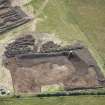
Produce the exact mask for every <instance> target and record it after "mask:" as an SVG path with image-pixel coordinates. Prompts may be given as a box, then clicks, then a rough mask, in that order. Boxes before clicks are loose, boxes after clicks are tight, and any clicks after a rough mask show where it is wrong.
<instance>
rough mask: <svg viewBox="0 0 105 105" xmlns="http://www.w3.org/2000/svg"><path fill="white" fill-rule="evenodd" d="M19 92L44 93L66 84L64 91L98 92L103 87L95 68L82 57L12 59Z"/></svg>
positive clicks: (10, 62) (14, 80)
mask: <svg viewBox="0 0 105 105" xmlns="http://www.w3.org/2000/svg"><path fill="white" fill-rule="evenodd" d="M7 68H8V69H9V70H10V72H11V75H12V78H13V84H14V88H15V91H16V92H17V93H40V92H41V87H42V86H45V85H52V84H58V85H59V84H61V83H62V84H63V85H64V89H65V90H68V89H73V88H75V89H76V88H81V87H82V88H94V87H100V86H102V84H101V83H100V81H99V80H98V79H99V78H101V79H102V78H103V77H102V76H101V77H100V75H98V73H99V72H100V71H98V72H96V68H95V67H89V66H88V65H87V64H86V63H85V62H83V61H82V60H81V59H80V58H79V57H78V56H76V55H75V56H73V57H71V58H70V59H68V57H65V56H55V57H54V56H53V57H44V58H36V59H22V60H20V59H18V60H16V59H15V58H13V59H8V64H7Z"/></svg>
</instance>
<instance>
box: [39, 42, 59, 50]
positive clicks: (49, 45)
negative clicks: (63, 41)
mask: <svg viewBox="0 0 105 105" xmlns="http://www.w3.org/2000/svg"><path fill="white" fill-rule="evenodd" d="M58 48H60V45H58V44H56V43H54V42H53V41H48V42H46V43H44V44H43V45H42V47H41V49H40V51H41V52H46V51H48V50H54V49H58Z"/></svg>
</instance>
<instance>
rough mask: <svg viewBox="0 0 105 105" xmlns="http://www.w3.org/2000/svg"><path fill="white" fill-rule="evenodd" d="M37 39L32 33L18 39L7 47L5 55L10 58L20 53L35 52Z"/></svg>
mask: <svg viewBox="0 0 105 105" xmlns="http://www.w3.org/2000/svg"><path fill="white" fill-rule="evenodd" d="M34 43H35V39H34V38H33V37H32V36H31V35H27V36H25V37H21V38H18V39H16V40H15V41H14V42H12V43H10V44H9V45H8V46H7V47H6V51H5V55H6V57H8V58H11V57H15V56H17V55H19V54H28V53H32V52H33V48H34Z"/></svg>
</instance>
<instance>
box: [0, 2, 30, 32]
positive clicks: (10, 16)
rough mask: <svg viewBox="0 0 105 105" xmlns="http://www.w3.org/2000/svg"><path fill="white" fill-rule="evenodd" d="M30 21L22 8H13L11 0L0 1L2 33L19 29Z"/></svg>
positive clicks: (0, 30) (0, 27)
mask: <svg viewBox="0 0 105 105" xmlns="http://www.w3.org/2000/svg"><path fill="white" fill-rule="evenodd" d="M29 20H30V18H29V17H28V16H27V15H26V14H25V13H24V12H23V11H22V10H21V9H20V7H12V6H11V4H10V2H9V0H1V1H0V33H4V32H6V31H8V30H10V29H13V28H15V27H18V26H20V25H22V24H24V23H26V22H28V21H29Z"/></svg>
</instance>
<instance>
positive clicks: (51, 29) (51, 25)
mask: <svg viewBox="0 0 105 105" xmlns="http://www.w3.org/2000/svg"><path fill="white" fill-rule="evenodd" d="M44 1H46V0H32V2H31V3H30V4H31V5H32V6H33V7H34V12H35V14H37V12H38V11H39V10H40V8H41V6H42V5H43V3H44ZM104 5H105V0H103V1H102V0H92V1H91V0H48V2H47V4H46V6H45V7H44V9H43V10H41V12H40V15H38V18H40V19H42V21H39V22H38V23H37V29H36V31H37V32H47V33H53V34H55V35H56V36H57V37H59V38H60V39H62V40H63V41H67V42H68V43H72V42H73V41H76V40H79V41H82V42H84V44H85V45H87V46H88V47H89V50H90V51H91V53H92V54H93V56H94V57H95V59H96V60H97V63H98V64H99V66H100V67H101V68H103V69H105V66H104V65H105V59H104V57H105V47H104V44H103V43H104V41H105V35H104V33H105V29H104V26H105V19H104V18H105V13H104V8H105V7H104ZM104 73H105V72H104Z"/></svg>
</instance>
